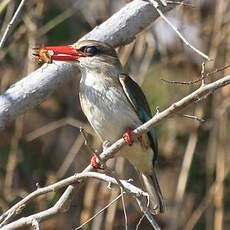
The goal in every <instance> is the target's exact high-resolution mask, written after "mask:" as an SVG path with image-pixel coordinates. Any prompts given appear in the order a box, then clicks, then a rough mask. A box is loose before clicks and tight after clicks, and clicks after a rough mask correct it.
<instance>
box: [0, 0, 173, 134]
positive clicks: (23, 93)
mask: <svg viewBox="0 0 230 230" xmlns="http://www.w3.org/2000/svg"><path fill="white" fill-rule="evenodd" d="M172 8H173V6H172V5H171V6H167V7H163V8H162V11H163V12H166V11H169V10H170V9H172ZM158 17H159V15H158V13H157V12H156V11H155V10H154V7H153V5H152V4H151V3H149V2H148V1H140V0H134V1H131V2H130V3H128V4H127V5H126V6H125V7H123V8H122V9H121V10H120V11H118V12H117V13H115V14H114V15H113V16H112V17H111V18H109V19H108V20H107V21H105V22H104V23H102V24H101V25H100V26H97V27H95V28H94V29H93V30H92V31H91V32H90V33H88V34H87V35H85V36H84V37H83V38H82V39H94V40H100V41H104V42H107V43H109V44H110V45H112V46H114V47H116V46H118V45H125V44H128V43H130V42H131V41H133V40H134V39H135V36H136V35H137V34H138V33H140V32H141V31H142V30H143V29H145V28H146V27H147V26H149V25H150V24H151V23H152V22H153V21H155V20H156V19H157V18H158ZM77 71H78V70H77V69H75V68H74V67H73V66H72V65H71V64H68V63H64V62H59V63H54V64H50V65H48V66H47V65H45V66H44V65H43V66H42V67H41V68H39V69H37V70H36V71H34V72H33V73H31V74H29V75H28V76H27V77H25V78H23V79H22V80H20V81H18V82H17V83H16V84H14V85H12V86H11V87H10V88H9V89H8V90H7V91H6V92H5V93H4V94H3V95H1V96H0V129H1V128H4V127H5V125H6V124H7V122H9V121H10V120H12V119H15V118H16V117H17V116H18V115H20V114H21V113H24V112H25V111H27V110H29V109H30V108H32V107H34V106H36V105H38V104H39V103H41V102H42V101H43V100H45V99H46V98H47V97H48V96H49V94H51V93H52V92H53V91H54V90H55V89H56V88H57V87H58V86H60V85H61V84H62V83H63V82H65V81H67V80H69V79H71V78H73V77H75V76H76V73H77Z"/></svg>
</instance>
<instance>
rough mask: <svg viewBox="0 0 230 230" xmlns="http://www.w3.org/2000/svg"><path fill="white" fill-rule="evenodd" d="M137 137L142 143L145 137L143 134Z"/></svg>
mask: <svg viewBox="0 0 230 230" xmlns="http://www.w3.org/2000/svg"><path fill="white" fill-rule="evenodd" d="M137 139H138V141H139V142H140V143H142V141H143V137H142V135H141V136H139V137H137Z"/></svg>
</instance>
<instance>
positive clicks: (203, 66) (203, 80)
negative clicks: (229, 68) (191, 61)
mask: <svg viewBox="0 0 230 230" xmlns="http://www.w3.org/2000/svg"><path fill="white" fill-rule="evenodd" d="M201 66H202V68H201V87H203V86H205V81H206V79H205V77H206V74H205V62H202V65H201Z"/></svg>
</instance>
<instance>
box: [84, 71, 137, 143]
mask: <svg viewBox="0 0 230 230" xmlns="http://www.w3.org/2000/svg"><path fill="white" fill-rule="evenodd" d="M80 101H81V106H82V109H83V111H84V113H85V115H86V116H87V118H88V120H89V122H90V124H91V125H92V127H93V128H94V129H95V131H96V132H97V133H98V135H99V136H100V137H101V139H102V140H103V141H104V140H109V141H111V142H113V141H115V140H117V139H118V138H120V137H121V136H122V134H123V133H124V132H125V131H126V129H127V128H132V129H133V128H136V127H137V126H139V125H140V124H141V121H140V120H139V118H138V117H137V115H136V113H135V111H134V110H133V108H132V106H131V105H130V103H129V102H128V100H127V98H126V96H125V94H124V93H123V91H122V88H121V87H120V86H119V85H114V83H112V82H111V79H103V80H102V78H101V77H100V76H95V75H90V73H88V74H87V78H82V81H81V96H80Z"/></svg>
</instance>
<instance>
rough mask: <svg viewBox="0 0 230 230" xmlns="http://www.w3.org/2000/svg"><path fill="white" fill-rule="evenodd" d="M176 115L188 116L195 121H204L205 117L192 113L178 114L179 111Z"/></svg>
mask: <svg viewBox="0 0 230 230" xmlns="http://www.w3.org/2000/svg"><path fill="white" fill-rule="evenodd" d="M177 115H179V116H183V117H186V118H189V119H193V120H196V121H199V122H200V123H204V122H205V119H203V118H200V117H197V116H194V115H188V114H180V113H177Z"/></svg>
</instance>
